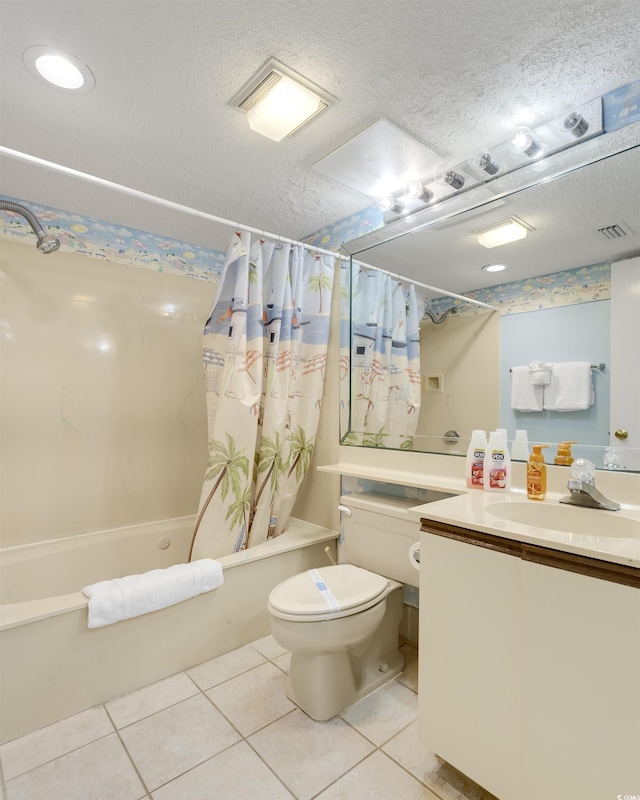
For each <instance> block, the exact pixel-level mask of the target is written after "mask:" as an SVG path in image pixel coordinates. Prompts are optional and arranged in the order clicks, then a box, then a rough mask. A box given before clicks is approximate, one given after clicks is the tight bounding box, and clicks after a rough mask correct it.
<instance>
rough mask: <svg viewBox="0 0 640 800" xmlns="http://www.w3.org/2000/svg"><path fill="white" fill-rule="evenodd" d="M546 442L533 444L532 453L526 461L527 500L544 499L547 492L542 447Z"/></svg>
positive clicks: (546, 445) (545, 466) (545, 445)
mask: <svg viewBox="0 0 640 800" xmlns="http://www.w3.org/2000/svg"><path fill="white" fill-rule="evenodd" d="M543 447H549V445H548V444H534V445H533V453H531V456H530V457H529V461H528V463H527V497H528V498H529V500H544V498H545V496H546V494H547V465H546V464H545V463H544V456H543V455H542V448H543Z"/></svg>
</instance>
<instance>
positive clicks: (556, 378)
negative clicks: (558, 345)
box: [544, 361, 595, 411]
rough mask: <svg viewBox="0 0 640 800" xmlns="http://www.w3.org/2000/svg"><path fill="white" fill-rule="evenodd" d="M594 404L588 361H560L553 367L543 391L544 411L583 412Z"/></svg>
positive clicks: (589, 363)
mask: <svg viewBox="0 0 640 800" xmlns="http://www.w3.org/2000/svg"><path fill="white" fill-rule="evenodd" d="M594 403H595V393H594V391H593V376H592V374H591V362H590V361H562V362H559V363H557V364H554V365H553V369H552V370H551V382H550V383H549V385H548V386H546V387H545V390H544V408H545V410H546V411H584V410H585V409H587V408H589V407H590V406H592V405H593V404H594Z"/></svg>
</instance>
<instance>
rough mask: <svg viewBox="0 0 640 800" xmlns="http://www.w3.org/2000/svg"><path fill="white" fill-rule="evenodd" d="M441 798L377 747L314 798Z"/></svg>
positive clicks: (415, 799)
mask: <svg viewBox="0 0 640 800" xmlns="http://www.w3.org/2000/svg"><path fill="white" fill-rule="evenodd" d="M400 797H401V798H402V800H440V798H438V796H437V795H435V794H434V793H433V792H432V791H431V790H430V789H427V787H426V786H423V785H422V784H421V783H420V782H419V781H417V780H416V779H415V778H412V777H411V775H409V774H408V773H407V772H405V771H404V770H403V769H402V767H399V766H398V765H397V764H395V763H394V762H393V761H392V760H391V759H390V758H388V757H387V756H385V755H384V754H383V753H381V752H380V751H377V752H375V753H373V755H371V756H369V757H368V758H367V759H365V760H364V761H363V762H362V763H361V764H358V766H357V767H354V768H353V769H352V770H350V771H349V772H347V774H346V775H344V776H343V777H342V778H340V779H339V780H338V781H336V782H335V783H334V784H333V785H332V786H330V787H329V788H328V789H326V790H325V791H324V792H322V794H320V795H318V797H317V800H398V798H400Z"/></svg>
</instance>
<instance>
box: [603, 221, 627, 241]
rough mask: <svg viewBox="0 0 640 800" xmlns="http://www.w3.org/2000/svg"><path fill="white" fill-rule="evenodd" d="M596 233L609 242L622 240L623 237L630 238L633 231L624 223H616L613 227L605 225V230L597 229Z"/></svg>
mask: <svg viewBox="0 0 640 800" xmlns="http://www.w3.org/2000/svg"><path fill="white" fill-rule="evenodd" d="M598 233H600V234H602V235H603V236H604V238H605V239H609V240H610V241H613V240H616V239H624V237H625V236H632V235H633V231H632V230H631V228H630V227H629V226H628V225H627V224H626V223H624V222H618V223H616V224H615V225H607V227H606V228H598Z"/></svg>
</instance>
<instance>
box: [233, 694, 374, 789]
mask: <svg viewBox="0 0 640 800" xmlns="http://www.w3.org/2000/svg"><path fill="white" fill-rule="evenodd" d="M248 741H249V744H251V746H252V747H254V748H255V749H256V751H257V752H258V753H259V755H260V756H261V757H262V758H263V759H264V760H265V761H266V763H267V764H268V765H269V766H270V767H271V769H272V770H273V771H274V772H275V773H276V775H277V776H278V777H279V778H280V780H281V781H282V782H283V783H284V784H285V786H286V787H287V788H288V789H289V791H291V792H292V793H293V794H294V795H295V796H296V797H297V798H298V800H309V798H311V797H314V796H315V795H316V794H317V793H318V792H320V791H322V789H324V788H325V787H326V786H328V785H329V784H330V783H332V782H333V781H334V780H336V778H338V777H339V776H340V775H342V774H344V773H345V772H346V771H347V770H348V769H350V768H351V767H352V766H354V765H355V764H357V763H358V762H359V761H360V760H361V759H362V758H364V757H365V756H366V755H367V754H368V753H370V752H371V751H372V750H373V745H372V744H371V743H370V742H368V741H367V740H366V739H364V738H363V737H362V736H360V734H359V733H357V732H356V731H354V730H353V728H350V727H349V726H348V725H347V724H346V723H345V722H344V721H343V720H341V719H340V718H335V719H332V720H329V721H328V722H314V721H313V720H312V719H309V717H307V716H306V714H303V713H302V711H297V710H296V711H292V712H291V713H290V714H287V716H286V717H283V718H282V719H279V720H277V721H276V722H274V723H272V724H271V725H269V726H268V727H266V728H263V729H262V730H261V731H258V733H255V734H254V735H253V736H251V737H250V738H249V740H248ZM365 797H366V796H365Z"/></svg>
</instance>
